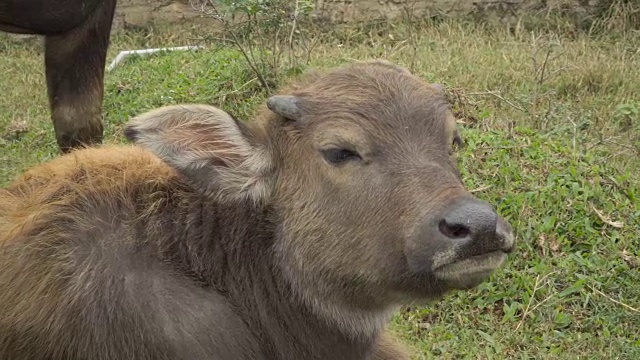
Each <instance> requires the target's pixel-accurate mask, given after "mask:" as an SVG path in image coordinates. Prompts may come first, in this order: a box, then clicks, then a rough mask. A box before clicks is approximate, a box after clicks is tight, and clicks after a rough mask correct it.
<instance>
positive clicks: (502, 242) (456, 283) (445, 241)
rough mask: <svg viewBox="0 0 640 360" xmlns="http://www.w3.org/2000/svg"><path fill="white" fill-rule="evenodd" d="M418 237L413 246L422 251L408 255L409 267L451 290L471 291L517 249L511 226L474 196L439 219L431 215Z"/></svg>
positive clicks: (461, 200)
mask: <svg viewBox="0 0 640 360" xmlns="http://www.w3.org/2000/svg"><path fill="white" fill-rule="evenodd" d="M416 235H417V236H416V238H415V239H414V240H413V242H412V243H413V246H414V247H418V248H422V251H417V252H411V253H410V254H408V255H409V259H408V260H409V263H410V265H411V264H413V268H414V270H418V271H420V272H422V271H428V272H430V273H432V274H433V275H434V277H435V278H436V279H437V280H438V281H440V282H442V284H443V285H444V286H445V287H447V288H451V289H468V288H472V287H474V286H476V285H478V284H479V283H480V282H482V281H484V280H486V279H487V278H488V277H489V276H490V275H491V273H493V271H494V270H496V269H497V268H498V267H500V266H501V265H502V264H503V263H504V261H505V260H506V258H507V254H509V253H511V252H513V250H514V248H515V238H514V235H513V230H512V228H511V225H509V223H508V222H507V221H505V220H504V219H503V218H502V217H501V216H499V215H498V214H497V213H496V211H495V210H494V209H493V207H492V206H491V205H489V204H488V203H486V202H484V201H481V200H478V199H477V198H475V197H472V196H463V197H460V198H458V199H457V200H455V201H453V202H452V203H450V205H448V206H447V207H445V208H444V209H443V210H442V211H440V212H439V215H438V216H433V215H432V216H430V217H429V219H428V220H426V221H425V222H424V223H423V225H422V226H420V230H419V231H418V233H417V234H416ZM418 244H420V245H418ZM425 255H426V257H425ZM418 257H419V258H418Z"/></svg>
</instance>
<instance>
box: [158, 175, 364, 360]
mask: <svg viewBox="0 0 640 360" xmlns="http://www.w3.org/2000/svg"><path fill="white" fill-rule="evenodd" d="M165 204H166V205H165V206H166V207H165V208H164V211H160V212H157V214H158V215H157V217H158V219H157V221H160V222H161V224H157V223H156V224H154V223H153V222H152V223H150V226H151V227H154V228H155V229H161V230H156V231H161V232H162V234H158V235H159V237H158V238H159V239H160V241H159V243H158V246H159V248H158V249H159V252H160V256H161V257H162V258H163V259H164V261H166V262H169V263H170V264H171V265H172V266H173V267H175V268H176V269H177V270H179V271H180V272H181V273H182V274H184V275H186V276H187V277H188V278H190V279H191V280H192V281H194V283H196V284H197V285H198V286H201V287H203V288H208V289H210V290H211V291H216V292H218V293H219V294H222V295H223V296H225V298H226V299H227V300H228V301H229V303H231V305H232V306H233V307H234V308H235V309H236V312H237V314H238V316H240V317H241V318H242V319H243V320H244V321H245V322H247V323H249V324H250V328H251V331H252V332H253V336H254V337H255V338H256V339H257V340H258V341H259V343H260V344H262V346H263V352H264V353H265V354H268V356H266V358H278V359H315V358H317V359H361V358H362V359H364V358H368V356H369V354H370V352H371V351H372V348H373V344H374V343H375V340H376V337H377V333H376V334H370V336H368V337H366V336H365V337H362V336H360V337H357V338H354V337H353V336H350V335H349V334H346V333H345V332H343V330H342V329H340V328H338V327H336V325H335V324H334V323H332V322H330V321H327V320H326V319H323V318H321V317H319V316H318V315H316V314H315V313H314V312H312V311H311V310H310V309H309V308H308V307H307V306H306V305H305V304H303V302H302V301H301V300H300V299H299V298H298V297H297V296H296V295H295V292H294V291H292V288H291V285H290V283H289V282H288V281H287V280H286V278H285V276H283V274H282V273H281V269H280V267H279V266H278V265H277V264H278V262H277V260H276V258H277V256H276V254H275V246H274V241H275V234H276V231H275V224H276V220H277V219H276V217H275V215H274V213H273V211H272V209H271V208H270V207H269V206H256V205H253V204H251V203H249V202H237V203H223V202H221V201H217V200H213V199H209V198H206V197H203V196H202V195H200V194H197V193H194V192H192V191H189V189H184V188H182V189H180V190H179V191H172V192H169V193H168V195H167V199H166V203H165ZM147 231H148V230H147Z"/></svg>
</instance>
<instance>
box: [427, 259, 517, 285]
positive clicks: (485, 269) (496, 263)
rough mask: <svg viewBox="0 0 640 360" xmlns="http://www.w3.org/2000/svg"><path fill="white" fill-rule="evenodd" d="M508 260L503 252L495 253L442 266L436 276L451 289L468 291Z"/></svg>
mask: <svg viewBox="0 0 640 360" xmlns="http://www.w3.org/2000/svg"><path fill="white" fill-rule="evenodd" d="M506 259H507V254H506V253H504V252H503V251H493V252H490V253H487V254H482V255H476V256H472V257H469V258H466V259H463V260H459V261H456V262H453V263H450V264H446V265H442V266H440V267H439V268H437V269H436V270H435V271H434V275H435V277H436V278H437V279H438V280H440V281H442V282H443V283H445V284H446V285H447V287H449V288H451V289H460V290H466V289H470V288H473V287H475V286H477V285H479V284H480V283H481V282H483V281H485V280H486V279H487V278H489V276H490V275H491V274H492V273H493V271H494V270H496V269H497V268H499V267H500V266H501V265H502V264H503V263H504V262H505V260H506Z"/></svg>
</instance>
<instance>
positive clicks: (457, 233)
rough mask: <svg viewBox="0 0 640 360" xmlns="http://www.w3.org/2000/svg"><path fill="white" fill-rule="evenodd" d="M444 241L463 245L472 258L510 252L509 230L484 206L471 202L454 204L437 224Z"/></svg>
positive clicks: (473, 200)
mask: <svg viewBox="0 0 640 360" xmlns="http://www.w3.org/2000/svg"><path fill="white" fill-rule="evenodd" d="M438 230H439V231H440V233H441V234H442V235H444V236H446V237H447V238H449V239H451V240H453V241H457V242H463V243H465V245H466V246H465V247H467V248H468V251H469V252H471V253H472V254H468V255H478V254H485V253H488V252H492V251H496V250H502V251H505V252H511V251H513V246H514V240H513V234H512V229H511V226H510V225H509V224H508V223H507V222H506V221H505V220H504V219H503V218H502V217H500V216H498V214H497V213H496V212H495V211H494V209H493V208H492V207H491V206H490V205H489V204H487V203H485V202H483V201H480V200H477V199H475V198H466V199H463V200H461V201H458V202H457V203H456V204H455V205H454V206H453V207H452V208H451V209H450V210H449V211H447V212H446V213H445V215H444V217H443V218H442V219H441V220H440V221H439V223H438Z"/></svg>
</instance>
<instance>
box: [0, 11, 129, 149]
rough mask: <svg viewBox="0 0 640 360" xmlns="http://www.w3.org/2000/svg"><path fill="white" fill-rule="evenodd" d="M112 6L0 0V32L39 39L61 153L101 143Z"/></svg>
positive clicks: (112, 14) (112, 13) (52, 115)
mask: <svg viewBox="0 0 640 360" xmlns="http://www.w3.org/2000/svg"><path fill="white" fill-rule="evenodd" d="M115 7H116V0H0V31H7V32H13V33H21V34H37V35H44V38H45V59H44V60H45V73H46V78H47V91H48V96H49V105H50V109H51V117H52V120H53V125H54V130H55V133H56V140H57V142H58V146H59V147H60V149H61V150H62V151H63V152H68V151H69V150H71V149H72V148H76V147H80V146H87V145H93V144H99V143H101V142H102V137H103V125H102V99H103V92H104V83H103V80H104V69H105V62H106V55H107V48H108V46H109V35H110V32H111V24H112V21H113V16H114V11H115Z"/></svg>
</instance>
